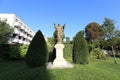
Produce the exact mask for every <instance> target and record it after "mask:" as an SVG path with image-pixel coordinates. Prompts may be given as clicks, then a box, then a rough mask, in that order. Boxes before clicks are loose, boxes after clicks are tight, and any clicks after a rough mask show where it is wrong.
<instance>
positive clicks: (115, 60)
mask: <svg viewBox="0 0 120 80" xmlns="http://www.w3.org/2000/svg"><path fill="white" fill-rule="evenodd" d="M111 48H112V53H113V57H114V62H115V64H117V63H118V62H117V59H116V57H115V54H116V53H115V50H114V48H113V46H111Z"/></svg>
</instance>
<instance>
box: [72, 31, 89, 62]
mask: <svg viewBox="0 0 120 80" xmlns="http://www.w3.org/2000/svg"><path fill="white" fill-rule="evenodd" d="M73 62H74V63H77V64H87V63H88V46H87V42H86V40H85V38H84V36H83V32H81V31H80V32H78V34H77V35H76V37H75V39H74V43H73Z"/></svg>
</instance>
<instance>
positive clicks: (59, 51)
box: [47, 44, 74, 69]
mask: <svg viewBox="0 0 120 80" xmlns="http://www.w3.org/2000/svg"><path fill="white" fill-rule="evenodd" d="M63 48H64V45H63V44H56V45H55V49H56V58H55V60H54V61H53V63H51V62H49V63H48V66H47V68H49V69H51V68H72V67H74V66H73V65H72V64H70V63H69V62H67V61H66V60H65V59H64V57H63Z"/></svg>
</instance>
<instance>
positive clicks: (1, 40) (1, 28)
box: [0, 21, 13, 44]
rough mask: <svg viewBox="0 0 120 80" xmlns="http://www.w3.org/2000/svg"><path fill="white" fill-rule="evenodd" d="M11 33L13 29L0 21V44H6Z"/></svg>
mask: <svg viewBox="0 0 120 80" xmlns="http://www.w3.org/2000/svg"><path fill="white" fill-rule="evenodd" d="M12 32H13V28H12V27H11V26H10V25H9V24H7V23H6V21H0V44H7V43H8V40H9V39H10V37H11V34H12Z"/></svg>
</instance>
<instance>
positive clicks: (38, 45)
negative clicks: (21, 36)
mask: <svg viewBox="0 0 120 80" xmlns="http://www.w3.org/2000/svg"><path fill="white" fill-rule="evenodd" d="M47 55H48V51H47V44H46V42H45V39H44V36H43V34H42V32H41V31H40V30H39V31H38V32H37V33H36V34H35V36H34V38H33V40H32V41H31V43H30V45H29V48H28V51H27V54H26V63H27V65H28V66H29V67H39V66H43V65H45V64H46V62H47Z"/></svg>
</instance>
